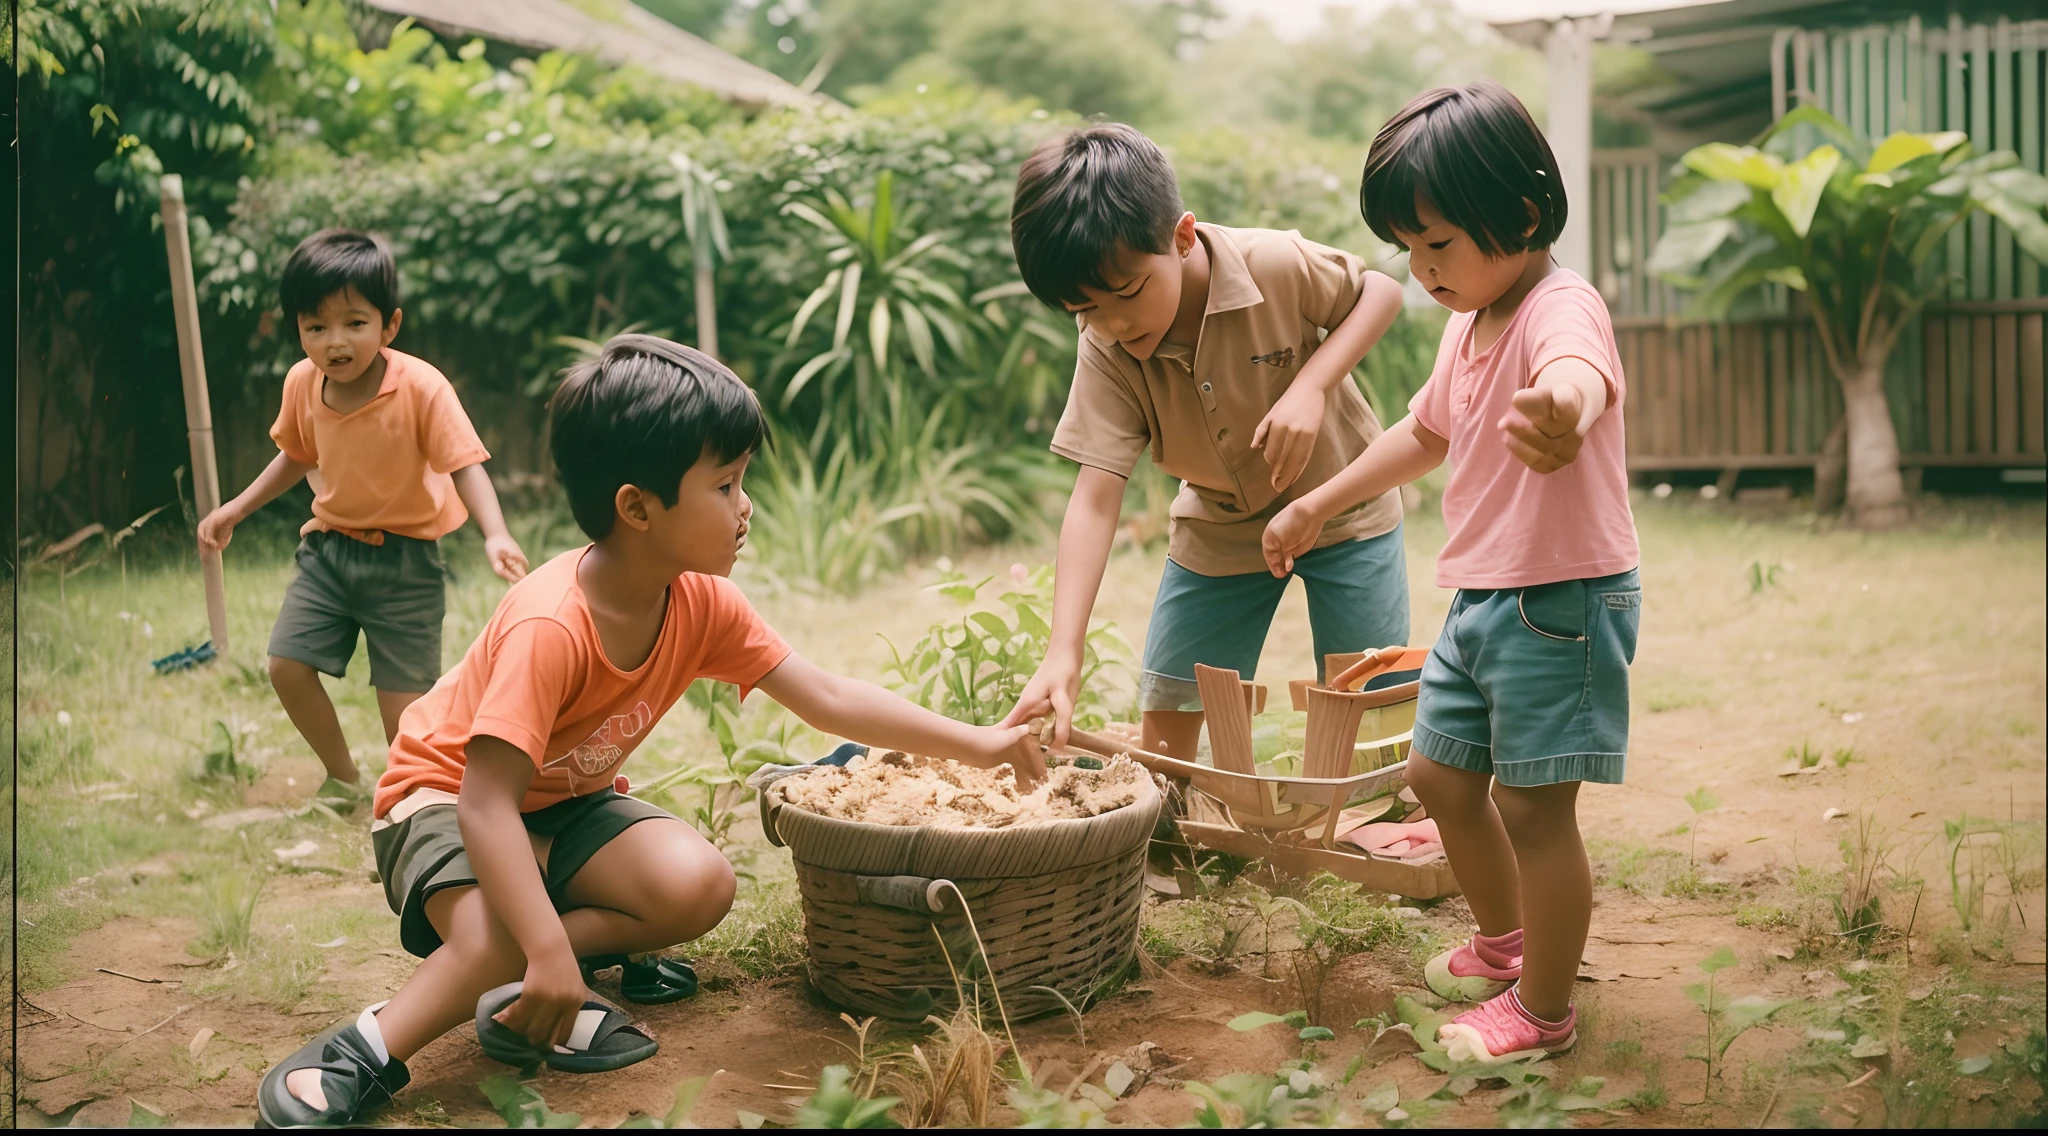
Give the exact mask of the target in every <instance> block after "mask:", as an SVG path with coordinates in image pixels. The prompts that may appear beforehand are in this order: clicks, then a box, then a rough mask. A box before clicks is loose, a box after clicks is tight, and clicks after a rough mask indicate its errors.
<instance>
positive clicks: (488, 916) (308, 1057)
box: [257, 335, 1044, 1127]
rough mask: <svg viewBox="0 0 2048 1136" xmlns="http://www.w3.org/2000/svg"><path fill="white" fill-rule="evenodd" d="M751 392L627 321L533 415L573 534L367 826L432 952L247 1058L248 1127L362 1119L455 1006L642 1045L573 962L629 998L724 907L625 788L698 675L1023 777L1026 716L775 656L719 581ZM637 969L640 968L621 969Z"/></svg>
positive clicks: (515, 1024)
mask: <svg viewBox="0 0 2048 1136" xmlns="http://www.w3.org/2000/svg"><path fill="white" fill-rule="evenodd" d="M765 429H766V427H765V425H764V423H763V421H762V417H761V407H760V404H759V403H757V402H756V401H755V399H754V394H753V392H752V391H750V390H748V389H747V388H746V386H745V385H743V384H742V383H741V382H740V381H739V379H738V378H737V377H736V376H734V375H733V373H732V372H731V371H729V370H727V369H726V368H725V367H724V366H722V365H721V364H719V363H718V361H717V360H715V359H712V358H711V357H710V356H708V355H704V354H702V353H700V352H697V351H693V350H691V349H690V348H687V347H683V346H680V345H678V344H675V343H670V342H668V341H667V340H663V339H657V338H655V337H653V336H648V335H622V336H619V337H617V338H615V339H613V340H612V341H611V342H610V343H607V344H606V345H605V347H604V351H603V352H602V354H601V355H600V356H599V357H598V358H597V359H596V360H595V361H593V362H591V363H587V364H584V365H583V366H581V367H579V368H577V369H576V370H575V371H574V372H572V373H571V374H570V375H569V377H568V378H567V379H566V380H565V381H564V382H563V384H562V389H561V390H560V391H559V392H558V393H557V394H556V395H555V398H554V401H553V403H552V404H551V406H550V408H549V431H550V438H551V442H550V444H551V446H552V447H553V450H554V458H555V466H556V468H557V470H558V471H559V474H560V477H561V482H562V487H563V489H564V491H565V492H566V494H567V496H568V498H569V506H570V509H571V510H572V511H573V512H574V514H575V516H576V523H577V524H578V525H579V526H581V527H582V529H583V531H584V532H585V533H587V534H588V535H589V536H590V538H591V540H592V542H593V543H591V544H589V545H586V546H585V547H583V548H578V549H575V550H574V551H571V552H565V553H563V554H562V555H560V556H557V557H555V558H554V559H553V560H550V561H548V562H547V563H546V564H543V565H541V566H540V568H538V569H537V570H535V571H534V573H533V575H531V576H529V577H527V578H526V579H525V580H524V581H522V582H520V583H518V584H516V585H514V586H513V588H512V590H511V591H509V592H507V593H506V594H505V599H504V601H503V602H502V603H500V604H499V605H498V610H497V613H496V614H495V615H493V616H492V617H491V621H490V623H489V624H488V625H487V626H486V627H485V628H484V631H483V634H481V635H479V636H478V637H477V640H476V643H475V644H473V645H472V646H471V647H470V649H469V652H468V653H467V654H466V655H464V656H463V658H462V661H461V662H460V663H458V664H456V666H455V669H453V670H451V671H450V672H449V673H448V675H447V677H445V678H443V679H442V680H441V682H440V683H439V685H437V686H435V687H434V689H433V690H432V691H431V692H430V693H429V694H428V695H427V696H426V697H425V698H422V699H420V700H419V701H418V702H416V703H414V704H413V706H412V707H411V708H410V709H408V710H407V711H406V713H405V718H404V721H403V723H402V724H401V725H400V728H399V736H398V740H397V741H396V742H395V743H393V745H392V747H391V765H390V767H389V768H388V769H386V770H385V772H384V776H383V777H382V778H381V779H380V780H379V781H378V783H377V798H376V820H375V822H374V823H373V824H372V825H371V828H370V839H371V842H372V843H373V844H374V845H375V846H376V853H377V866H378V869H379V871H380V873H381V874H382V876H383V880H384V892H385V897H386V898H387V899H388V900H389V901H390V903H391V908H392V910H393V911H395V912H397V914H398V917H399V939H400V941H401V942H402V943H403V944H404V945H405V948H406V949H407V950H409V951H411V952H413V953H414V954H416V955H419V956H421V957H422V958H423V959H424V960H425V961H424V962H422V963H421V964H420V967H419V969H418V970H417V971H415V972H414V973H413V976H412V977H411V978H410V979H408V980H407V981H406V983H405V985H404V987H402V988H401V989H400V990H399V991H398V993H397V994H395V995H393V996H392V998H391V1000H390V1001H389V1002H382V1003H378V1004H377V1005H374V1006H371V1007H369V1008H368V1009H366V1010H364V1011H363V1012H362V1013H361V1014H360V1015H358V1016H357V1017H355V1018H352V1019H349V1020H347V1021H344V1022H342V1023H340V1024H339V1025H336V1026H335V1027H333V1028H332V1029H329V1030H328V1031H326V1032H325V1033H323V1034H321V1035H320V1036H318V1037H316V1038H314V1039H313V1040H312V1041H311V1042H310V1043H308V1044H307V1045H306V1046H305V1047H304V1048H303V1049H301V1050H299V1052H297V1053H296V1054H294V1055H292V1056H291V1057H288V1058H286V1059H285V1060H284V1061H282V1062H280V1063H279V1064H278V1065H277V1066H275V1067H274V1068H272V1069H271V1070H270V1072H269V1073H267V1074H265V1075H264V1078H263V1083H262V1086H261V1088H260V1089H259V1090H258V1092H257V1107H258V1112H259V1115H260V1121H259V1123H261V1124H263V1125H266V1126H276V1127H290V1126H329V1125H345V1124H356V1123H360V1122H361V1121H362V1119H363V1118H364V1117H365V1116H367V1115H368V1114H369V1113H370V1112H371V1111H372V1110H374V1109H375V1108H377V1107H378V1106H380V1105H382V1104H383V1103H384V1102H386V1101H388V1100H390V1099H391V1096H392V1094H394V1093H396V1092H398V1091H399V1090H400V1089H401V1088H403V1087H404V1086H405V1085H406V1084H407V1082H408V1081H409V1080H410V1077H411V1074H410V1073H409V1072H407V1070H406V1067H405V1062H406V1060H407V1059H408V1058H410V1057H412V1055H413V1054H415V1053H417V1052H419V1050H420V1049H421V1047H423V1046H425V1045H426V1044H427V1043H428V1042H430V1041H432V1040H434V1039H435V1038H437V1037H440V1036H441V1035H442V1034H444V1033H446V1032H448V1031H449V1030H450V1029H453V1028H455V1027H456V1026H458V1025H460V1024H462V1023H464V1022H467V1021H471V1020H474V1021H475V1022H476V1027H477V1036H478V1040H479V1041H480V1042H481V1043H482V1045H483V1049H484V1052H485V1054H486V1055H488V1056H490V1057H493V1058H496V1059H498V1060H501V1061H505V1062H508V1063H510V1064H515V1065H528V1064H538V1063H543V1062H544V1063H546V1064H547V1065H548V1066H549V1067H550V1068H553V1069H556V1070H559V1071H563V1072H597V1071H604V1070H611V1069H619V1068H623V1067H625V1066H627V1065H631V1064H634V1063H635V1062H638V1061H643V1060H646V1059H647V1058H648V1057H650V1056H652V1055H653V1054H654V1051H655V1049H656V1043H655V1040H654V1038H653V1037H652V1036H651V1035H649V1034H648V1033H647V1032H646V1031H645V1030H644V1029H642V1028H640V1027H638V1026H635V1025H634V1024H632V1023H631V1021H629V1020H628V1019H627V1018H626V1016H625V1015H624V1014H623V1013H621V1012H620V1011H619V1010H618V1009H617V1008H615V1007H613V1006H610V1005H608V1004H607V1003H604V1002H600V1001H597V1000H595V999H592V998H591V997H590V994H589V991H588V990H587V989H586V988H585V986H584V982H583V978H582V975H581V973H580V968H579V965H578V962H579V959H580V960H582V961H583V962H586V963H589V964H591V965H593V966H598V965H617V964H618V962H619V961H620V960H621V959H622V958H623V960H624V962H625V965H626V970H627V972H628V976H627V981H624V982H622V983H621V986H622V989H623V992H624V993H625V995H626V997H627V999H628V1000H630V1001H637V1002H667V1001H673V1000H675V999H677V998H681V997H687V996H688V995H689V994H691V993H693V992H694V991H695V987H696V980H695V975H694V974H692V973H691V972H690V971H689V969H688V968H687V966H685V965H684V964H682V963H680V962H678V961H675V960H670V959H663V958H659V957H652V958H649V957H642V956H641V955H638V954H636V953H635V952H649V951H657V950H660V949H662V948H664V947H666V946H668V945H669V944H671V943H679V942H686V941H688V940H691V939H694V938H697V937H698V936H700V935H703V934H704V933H705V932H707V931H709V930H711V929H712V928H713V927H715V926H717V925H718V922H719V921H720V920H721V919H723V918H725V914H726V912H727V910H728V909H730V907H731V906H732V900H733V890H734V886H735V885H734V880H733V871H732V866H731V865H730V864H728V863H727V862H726V860H725V857H724V856H722V855H720V853H719V851H718V849H717V848H715V847H713V846H712V845H711V844H710V843H709V842H708V841H706V840H705V839H704V838H703V837H701V836H699V835H698V834H697V831H696V830H695V829H693V828H691V827H690V826H689V825H687V824H684V823H683V822H681V821H679V820H677V819H676V818H675V817H673V816H671V815H669V814H668V813H666V812H664V811H662V810H661V809H659V808H656V807H655V806H653V805H651V804H648V803H646V802H644V801H639V800H635V799H634V798H632V797H628V796H625V795H623V794H621V793H619V792H618V791H617V790H616V789H615V788H614V779H615V777H616V776H617V774H618V770H619V767H620V766H621V765H622V764H624V763H625V760H626V758H627V757H628V756H629V755H630V754H631V753H632V751H633V749H634V747H636V746H637V745H639V744H640V741H641V740H642V739H644V738H645V737H646V736H647V734H648V732H649V731H650V730H652V729H653V728H654V725H655V723H657V722H659V721H660V720H661V718H662V715H664V714H666V713H667V712H668V710H669V708H670V707H671V706H673V705H675V703H676V700H677V699H679V698H681V697H682V695H683V692H684V691H685V690H687V689H688V688H689V686H690V684H691V683H692V682H694V681H696V680H697V679H699V678H707V679H712V680H714V681H719V682H730V683H734V684H736V685H738V686H739V687H740V688H741V689H742V691H743V692H744V691H746V690H748V689H751V688H758V689H760V690H762V691H765V692H766V693H767V694H768V696H769V697H771V698H773V699H775V701H777V702H779V703H781V704H782V705H783V706H785V707H787V708H788V709H789V710H790V711H792V712H793V713H795V714H796V716H797V717H799V718H801V719H802V720H803V721H805V722H807V723H809V724H810V725H811V726H814V727H816V728H817V729H819V730H821V731H824V732H826V733H830V734H836V735H839V736H842V737H847V738H851V739H853V740H854V741H856V742H865V743H869V744H872V745H877V746H886V747H889V748H893V749H903V750H909V751H912V752H916V753H926V754H931V755H934V756H937V757H947V758H952V759H954V760H958V761H963V762H967V763H969V764H972V765H977V766H981V767H984V768H993V767H996V766H1000V765H1003V764H1008V765H1010V766H1011V767H1013V768H1014V769H1016V770H1017V772H1018V773H1019V774H1020V775H1022V776H1023V777H1025V778H1026V779H1033V778H1037V777H1042V776H1043V774H1044V760H1043V758H1042V756H1041V755H1040V751H1039V749H1038V745H1037V742H1036V741H1035V739H1033V738H1032V737H1030V736H1029V733H1030V731H1029V728H1028V727H1025V726H1017V727H1012V728H1009V729H1003V728H1000V727H995V726H968V725H965V724H963V723H960V722H955V721H952V720H951V719H948V718H942V717H940V716H939V715H937V714H934V713H932V712H931V711H929V710H924V709H921V708H919V707H917V706H915V705H912V704H911V703H909V702H906V701H904V700H903V699H902V698H900V697H898V696H897V695H894V694H891V693H889V692H887V691H885V690H882V689H880V688H878V687H875V686H873V685H870V684H868V683H865V682H860V681H857V680H855V679H849V678H843V677H841V676H838V675H834V674H830V673H827V672H825V671H823V670H820V669H819V668H818V667H817V666H816V665H815V664H813V663H811V662H808V661H807V660H805V659H804V658H803V657H801V656H799V655H797V654H796V653H794V652H792V651H791V650H790V649H789V645H788V644H787V643H785V642H783V640H782V637H781V636H779V635H777V634H776V633H775V631H774V630H773V629H772V628H770V627H769V626H768V625H767V624H766V623H764V622H763V621H762V619H761V617H760V616H759V615H758V614H756V613H755V611H754V609H753V608H752V607H750V606H749V605H748V604H747V600H746V597H745V596H743V595H741V594H740V591H739V589H738V588H737V587H735V586H734V585H733V583H732V581H731V580H728V579H726V577H727V576H728V575H729V574H730V573H731V572H732V567H733V562H734V561H735V560H736V559H737V557H738V555H739V550H740V546H741V545H742V544H744V543H745V542H746V536H747V525H748V520H749V518H750V517H751V516H752V514H753V504H752V502H750V501H749V500H748V499H747V494H746V491H745V490H744V489H742V488H741V485H740V481H741V478H742V476H743V475H744V474H745V472H746V468H747V462H748V460H749V459H750V458H751V457H752V456H753V453H754V450H755V449H756V448H758V447H759V446H760V444H761V439H762V436H763V434H764V432H765ZM636 968H637V969H640V970H644V971H646V972H647V973H646V974H644V975H642V976H640V982H639V983H638V984H637V986H638V989H637V990H636V983H635V982H634V981H633V977H634V976H633V974H632V972H633V971H634V970H635V969H636Z"/></svg>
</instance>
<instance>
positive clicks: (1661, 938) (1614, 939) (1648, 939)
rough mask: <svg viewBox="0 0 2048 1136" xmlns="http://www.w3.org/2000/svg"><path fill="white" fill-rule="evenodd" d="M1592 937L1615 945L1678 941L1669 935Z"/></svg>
mask: <svg viewBox="0 0 2048 1136" xmlns="http://www.w3.org/2000/svg"><path fill="white" fill-rule="evenodd" d="M1593 938H1596V939H1598V940H1600V941H1601V942H1603V943H1611V944H1613V945H1615V946H1617V947H1668V946H1670V945H1671V944H1673V943H1675V942H1677V941H1678V940H1677V939H1674V938H1672V937H1671V936H1669V935H1642V936H1633V937H1632V936H1628V935H1595V936H1593Z"/></svg>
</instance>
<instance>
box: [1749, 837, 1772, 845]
mask: <svg viewBox="0 0 2048 1136" xmlns="http://www.w3.org/2000/svg"><path fill="white" fill-rule="evenodd" d="M1769 839H1770V837H1768V836H1752V837H1750V838H1749V839H1748V840H1745V841H1743V843H1744V844H1755V843H1756V842H1757V841H1759V840H1769Z"/></svg>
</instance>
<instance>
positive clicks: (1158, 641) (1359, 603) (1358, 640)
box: [1138, 526, 1408, 710]
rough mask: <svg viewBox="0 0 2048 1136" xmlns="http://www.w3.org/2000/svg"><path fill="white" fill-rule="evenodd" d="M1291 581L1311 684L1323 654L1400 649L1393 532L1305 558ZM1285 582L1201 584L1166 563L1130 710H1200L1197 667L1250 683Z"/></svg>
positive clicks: (1257, 579) (1201, 579) (1247, 576)
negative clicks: (1302, 606) (1301, 612)
mask: <svg viewBox="0 0 2048 1136" xmlns="http://www.w3.org/2000/svg"><path fill="white" fill-rule="evenodd" d="M1294 576H1299V577H1301V579H1302V583H1303V584H1304V585H1306V586H1307V588H1308V624H1309V631H1310V633H1311V635H1312V636H1313V637H1314V639H1315V665H1316V678H1317V679H1318V680H1320V679H1321V678H1323V656H1325V655H1332V654H1338V653H1340V652H1345V651H1370V650H1373V649H1375V648H1378V647H1391V646H1396V645H1399V646H1406V645H1407V644H1408V560H1407V555H1406V553H1405V552H1404V551H1403V549H1402V545H1401V529H1400V527H1399V526H1396V527H1395V528H1394V531H1392V532H1389V533H1382V534H1380V535H1379V536H1371V537H1366V538H1364V539H1362V540H1347V541H1344V542H1343V543H1341V544H1332V545H1329V546H1327V547H1324V548H1318V549H1314V550H1312V551H1310V552H1309V553H1307V554H1306V555H1303V556H1301V557H1298V558H1296V560H1295V561H1294ZM1292 578H1293V576H1289V577H1287V578H1285V579H1282V578H1280V577H1276V576H1274V575H1273V574H1272V573H1271V572H1246V573H1243V574H1241V575H1235V576H1204V575H1202V574H1201V573H1199V572H1191V571H1189V570H1188V569H1186V568H1183V567H1181V566H1180V565H1178V564H1175V563H1174V562H1173V561H1171V560H1169V561H1167V562H1166V574H1165V575H1164V576H1161V577H1160V579H1159V596H1158V598H1157V599H1155V600H1153V601H1152V623H1151V626H1149V627H1148V628H1146V630H1145V662H1144V673H1143V674H1141V675H1140V676H1139V678H1138V708H1139V709H1140V710H1199V709H1201V708H1202V696H1201V694H1200V693H1199V692H1198V691H1197V690H1196V689H1195V664H1196V663H1201V664H1202V665H1204V666H1210V667H1220V668H1222V669H1224V670H1232V671H1236V672H1237V673H1238V675H1239V676H1240V677H1242V678H1245V679H1250V678H1252V677H1253V676H1254V675H1255V674H1256V673H1257V672H1258V669H1259V653H1260V652H1261V651H1263V650H1264V649H1265V647H1266V632H1267V630H1268V629H1270V628H1271V627H1272V626H1273V612H1274V611H1276V610H1278V609H1279V607H1280V596H1281V594H1282V593H1284V592H1285V591H1286V590H1287V580H1289V579H1292Z"/></svg>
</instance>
